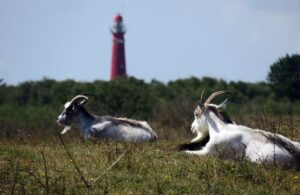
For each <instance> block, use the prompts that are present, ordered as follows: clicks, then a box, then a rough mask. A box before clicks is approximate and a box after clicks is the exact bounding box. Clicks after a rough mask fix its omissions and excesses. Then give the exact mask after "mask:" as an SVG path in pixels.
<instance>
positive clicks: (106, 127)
mask: <svg viewBox="0 0 300 195" xmlns="http://www.w3.org/2000/svg"><path fill="white" fill-rule="evenodd" d="M87 100H88V97H86V96H84V95H77V96H76V97H74V98H73V99H72V100H71V101H70V102H67V103H66V104H65V106H64V110H63V112H62V113H61V114H60V115H59V116H58V119H57V123H58V124H59V125H63V126H65V128H64V130H63V131H62V132H61V134H64V133H66V132H67V131H68V130H69V129H70V128H71V127H70V126H71V125H74V126H76V127H78V128H80V129H81V130H82V132H83V134H84V137H85V138H89V137H90V136H93V137H95V138H99V139H111V140H116V141H131V142H142V141H153V140H156V139H157V135H156V133H155V132H154V131H153V130H152V128H151V127H150V126H149V125H148V123H147V122H145V121H137V120H133V119H127V118H115V117H111V116H96V115H92V114H90V113H88V112H87V111H86V110H85V108H84V107H83V105H84V104H85V103H86V102H87Z"/></svg>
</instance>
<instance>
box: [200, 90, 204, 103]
mask: <svg viewBox="0 0 300 195" xmlns="http://www.w3.org/2000/svg"><path fill="white" fill-rule="evenodd" d="M204 92H205V89H203V91H202V93H201V97H200V102H201V103H202V102H203V95H204Z"/></svg>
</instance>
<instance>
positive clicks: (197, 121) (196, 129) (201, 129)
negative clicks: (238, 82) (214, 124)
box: [191, 91, 230, 134]
mask: <svg viewBox="0 0 300 195" xmlns="http://www.w3.org/2000/svg"><path fill="white" fill-rule="evenodd" d="M226 93H228V92H225V91H218V92H215V93H213V94H211V95H210V96H209V97H208V98H207V100H206V101H205V102H204V100H203V94H204V91H203V92H202V94H201V98H200V101H199V104H198V106H197V107H196V109H195V111H194V121H193V123H192V126H191V131H192V132H193V133H201V134H208V124H207V121H206V114H205V113H207V112H208V111H209V110H212V111H214V112H215V113H216V114H217V115H219V116H220V117H223V115H224V114H223V113H222V111H221V109H223V108H225V106H226V102H227V99H225V100H224V101H223V102H222V103H221V104H219V105H216V104H211V103H210V102H211V101H212V100H213V99H214V98H215V97H217V96H219V95H222V94H226ZM225 114H226V113H225ZM228 120H230V119H229V118H228Z"/></svg>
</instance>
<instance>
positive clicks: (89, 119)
mask: <svg viewBox="0 0 300 195" xmlns="http://www.w3.org/2000/svg"><path fill="white" fill-rule="evenodd" d="M78 117H79V121H78V123H79V124H77V125H78V126H79V127H80V129H81V130H82V131H83V133H84V136H85V137H87V136H88V135H89V127H90V126H91V124H92V123H93V122H94V121H95V117H94V116H93V115H91V114H90V113H88V112H87V111H86V110H85V109H84V107H82V106H80V107H78Z"/></svg>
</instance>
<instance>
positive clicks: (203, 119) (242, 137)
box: [178, 91, 300, 169]
mask: <svg viewBox="0 0 300 195" xmlns="http://www.w3.org/2000/svg"><path fill="white" fill-rule="evenodd" d="M225 93H226V92H224V91H219V92H215V93H213V94H212V95H211V96H210V97H209V98H208V99H207V100H206V101H205V102H204V103H203V101H202V96H203V93H202V95H201V100H200V103H199V105H198V106H197V108H196V109H195V111H194V115H195V119H194V122H193V123H192V131H193V132H197V133H198V135H201V136H199V137H198V138H197V137H196V138H197V139H195V140H193V142H192V143H189V144H182V145H180V146H179V147H178V148H179V150H183V151H185V152H187V153H190V154H197V155H213V156H220V157H221V158H225V159H239V158H246V159H249V160H250V161H253V162H257V163H265V162H266V163H276V164H278V165H281V166H283V167H289V168H294V169H300V143H298V142H294V141H291V140H290V139H288V138H286V137H284V136H282V135H279V134H274V133H270V132H266V131H263V130H259V129H251V128H249V127H246V126H242V125H236V124H233V123H232V121H231V120H230V119H229V118H228V117H224V114H222V113H221V111H220V110H219V108H220V107H218V106H216V105H214V104H210V102H211V101H212V100H213V99H214V98H215V97H216V96H218V95H221V94H225Z"/></svg>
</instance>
